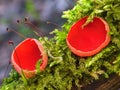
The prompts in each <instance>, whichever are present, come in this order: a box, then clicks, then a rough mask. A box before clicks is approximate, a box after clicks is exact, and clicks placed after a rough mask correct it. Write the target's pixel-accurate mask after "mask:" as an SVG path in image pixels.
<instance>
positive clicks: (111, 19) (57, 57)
mask: <svg viewBox="0 0 120 90" xmlns="http://www.w3.org/2000/svg"><path fill="white" fill-rule="evenodd" d="M86 15H87V16H89V18H88V21H87V22H86V24H87V23H89V22H90V21H92V19H93V17H94V16H100V17H102V18H104V19H105V20H106V21H107V23H108V24H109V26H110V35H111V42H110V44H109V45H108V46H107V47H106V48H104V49H103V50H102V51H101V52H99V53H98V54H96V55H94V56H91V57H87V58H82V57H78V56H76V55H74V54H73V53H72V52H71V51H70V49H69V48H68V47H67V44H66V36H67V33H68V31H69V29H70V27H71V25H72V24H73V23H75V22H76V21H77V20H78V19H80V18H82V17H84V16H86ZM62 17H63V18H66V19H67V22H66V23H65V24H64V25H63V26H62V30H58V29H55V30H54V31H53V32H52V34H55V36H54V38H51V39H48V38H47V37H43V38H39V40H40V42H41V43H42V44H43V45H44V48H45V49H46V52H47V53H48V56H49V59H48V65H47V68H46V69H45V70H44V71H42V72H40V71H38V72H39V73H38V74H37V75H36V76H35V77H34V78H31V79H28V85H25V83H23V82H24V81H23V80H22V78H21V76H19V75H18V74H17V73H16V71H15V70H12V71H11V73H10V76H9V78H6V79H4V82H3V84H2V87H1V90H71V88H72V86H73V85H76V86H77V87H78V88H81V87H82V86H84V85H87V84H90V83H91V82H93V80H98V79H100V77H103V78H109V75H111V74H113V73H115V74H117V75H120V0H79V1H78V2H77V3H76V5H75V6H74V8H73V9H71V10H68V11H64V12H63V15H62ZM36 66H38V65H36ZM37 70H38V68H37Z"/></svg>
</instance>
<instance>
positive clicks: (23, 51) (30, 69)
mask: <svg viewBox="0 0 120 90" xmlns="http://www.w3.org/2000/svg"><path fill="white" fill-rule="evenodd" d="M47 59H48V57H47V54H46V53H45V50H44V48H43V46H42V44H41V43H40V42H39V41H38V40H36V39H33V38H27V39H25V40H24V41H22V42H21V43H20V44H19V45H18V46H16V47H15V49H14V50H13V52H12V57H11V62H12V64H13V66H14V68H15V69H16V71H17V72H18V73H20V74H22V71H23V74H24V75H25V77H27V78H31V77H33V76H34V75H35V74H36V63H37V61H38V60H42V62H41V64H40V70H41V71H43V70H44V69H45V67H46V66H47Z"/></svg>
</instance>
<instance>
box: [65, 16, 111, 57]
mask: <svg viewBox="0 0 120 90" xmlns="http://www.w3.org/2000/svg"><path fill="white" fill-rule="evenodd" d="M87 18H88V17H83V18H82V19H80V20H78V21H77V22H76V23H75V24H74V25H73V26H72V27H71V29H70V31H69V33H68V36H67V38H66V42H67V45H68V47H69V48H70V49H71V51H72V52H73V53H74V54H76V55H78V56H81V57H86V56H92V55H94V54H96V53H98V52H99V51H101V50H102V49H103V48H104V47H105V46H107V45H108V43H109V42H110V35H109V34H108V33H109V25H108V24H107V22H106V21H105V20H103V19H102V18H100V17H94V19H93V21H92V22H90V23H89V24H87V25H86V26H84V27H83V25H84V24H85V22H86V21H87Z"/></svg>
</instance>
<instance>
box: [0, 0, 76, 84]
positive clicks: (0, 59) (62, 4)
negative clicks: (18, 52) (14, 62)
mask: <svg viewBox="0 0 120 90" xmlns="http://www.w3.org/2000/svg"><path fill="white" fill-rule="evenodd" d="M75 2H76V0H0V82H2V79H3V78H4V77H7V76H8V73H9V72H10V70H11V68H12V66H11V65H9V64H10V59H11V53H12V50H13V47H12V46H11V45H9V44H8V41H9V40H12V41H13V42H14V44H15V46H16V45H17V44H18V43H20V42H21V41H22V40H23V38H22V37H20V36H18V35H17V34H15V33H14V32H7V31H6V28H7V27H8V28H10V29H12V30H15V31H17V32H19V33H21V34H22V35H24V36H26V37H33V38H38V37H37V36H36V35H35V34H34V33H33V31H32V29H31V28H29V27H28V26H26V25H24V23H20V24H17V20H18V19H19V20H22V21H24V18H25V17H29V19H30V20H31V22H32V23H33V24H34V25H36V26H37V27H39V29H40V32H42V33H43V34H44V35H46V36H47V37H52V36H50V35H49V32H51V31H52V30H54V29H55V28H59V26H61V25H62V24H63V23H64V22H65V20H64V19H61V15H62V12H63V11H64V10H67V9H71V8H72V7H73V6H74V4H75ZM47 22H51V23H50V24H47ZM52 23H54V24H55V25H54V24H52Z"/></svg>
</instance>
